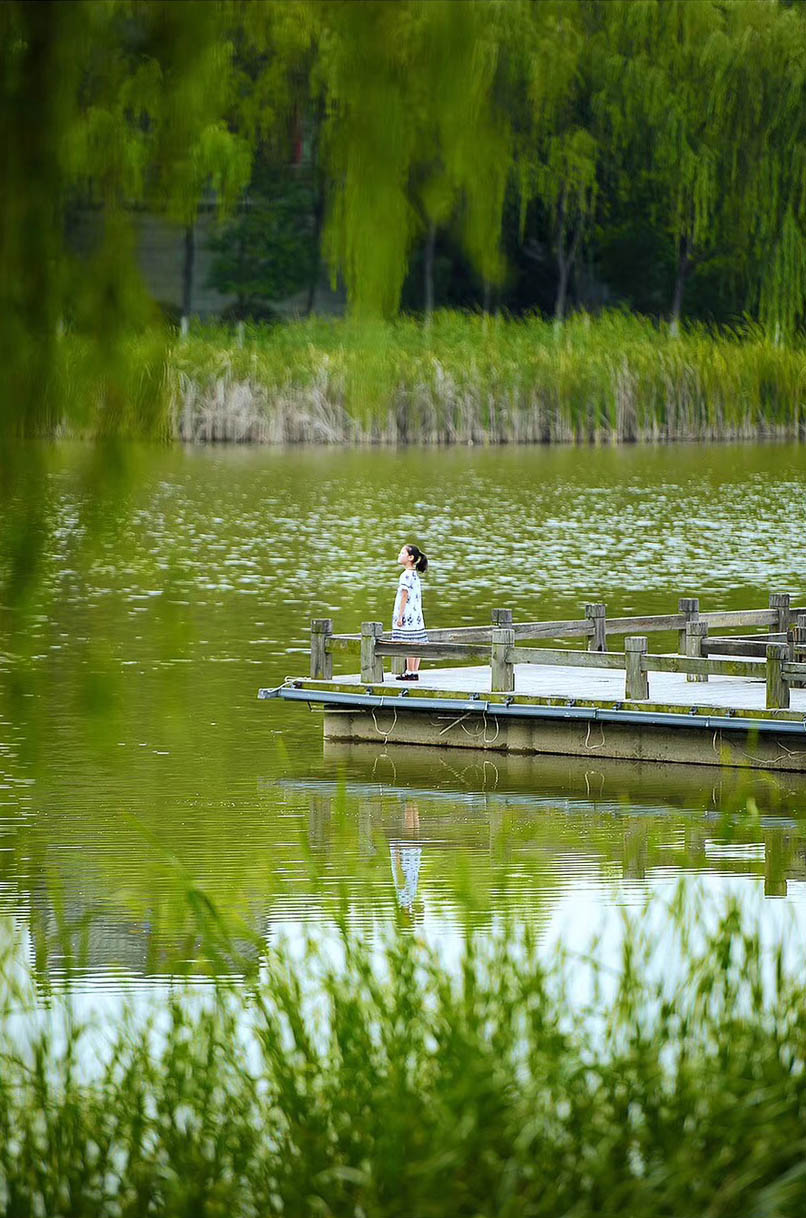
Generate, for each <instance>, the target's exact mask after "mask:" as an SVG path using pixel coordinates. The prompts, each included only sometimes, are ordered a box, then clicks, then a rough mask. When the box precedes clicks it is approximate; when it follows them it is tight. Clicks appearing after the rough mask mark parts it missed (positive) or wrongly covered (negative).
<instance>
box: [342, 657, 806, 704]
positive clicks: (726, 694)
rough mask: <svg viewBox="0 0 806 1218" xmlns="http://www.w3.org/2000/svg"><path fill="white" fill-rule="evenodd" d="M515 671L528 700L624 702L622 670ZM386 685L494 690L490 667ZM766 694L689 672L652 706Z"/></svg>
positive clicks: (664, 683)
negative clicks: (698, 677) (697, 679)
mask: <svg viewBox="0 0 806 1218" xmlns="http://www.w3.org/2000/svg"><path fill="white" fill-rule="evenodd" d="M748 658H750V657H748ZM514 670H515V671H514V686H513V690H512V692H513V693H515V694H519V695H521V696H524V697H528V698H535V699H537V698H558V699H568V698H573V699H575V700H577V701H590V700H594V701H597V700H598V701H605V702H613V703H615V702H618V701H623V700H624V673H623V672H614V671H612V670H601V669H598V670H597V669H591V668H576V667H573V666H572V665H552V666H551V667H546V668H543V667H540V666H538V665H534V664H515V665H514ZM334 684H336V682H334ZM337 684H338V685H340V686H355V687H356V688H360V689H364V688H365V682H363V681H362V680H361V675H360V673H350V674H347V675H345V676H342V677H339V678H338V682H337ZM383 686H384V687H388V688H389V691H390V693H391V694H399V693H400V691H401V687H402V688H403V689H408V691H409V696H410V697H417V695H418V694H424V693H426V692H428V691H443V692H455V693H457V694H474V693H478V694H484V695H486V694H487V693H489V691H490V665H489V664H488V665H479V666H476V667H467V668H434V669H421V670H420V680H419V681H418V682H416V683H414V682H412V683H411V684H409V683H408V682H407V683H406V684H403V683H402V682H400V681H398V680H397V679H396V677H395V675H394V674H393V673H385V674H384V679H383ZM375 688H377V686H376V687H375ZM766 693H767V687H766V681H765V679H764V677H756V678H741V677H710V678H709V680H708V683H707V684H703V683H698V682H690V681H687V680H686V676H685V674H684V673H671V672H668V673H667V672H659V673H657V674H656V675H655V677H654V679H653V681H652V702H653V703H659V704H662V705H664V706H680V707H684V708H686V709H687V708H689V707H692V706H697V707H707V708H712V709H713V710H733V711H735V712H736V713H737V714H738V713H739V712H741V711H743V710H754V711H760V710H765V709H766ZM789 709H790V711H795V712H800V715H801V716H806V688H804V689H793V690H792V691H791V693H790V704H789Z"/></svg>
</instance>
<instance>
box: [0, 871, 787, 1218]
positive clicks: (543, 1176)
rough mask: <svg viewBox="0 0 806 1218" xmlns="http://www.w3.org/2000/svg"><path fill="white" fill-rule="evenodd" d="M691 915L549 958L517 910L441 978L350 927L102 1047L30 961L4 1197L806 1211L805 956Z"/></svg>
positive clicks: (3, 1091) (546, 1210)
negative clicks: (35, 981) (38, 988)
mask: <svg viewBox="0 0 806 1218" xmlns="http://www.w3.org/2000/svg"><path fill="white" fill-rule="evenodd" d="M188 902H189V905H190V906H191V907H192V908H193V909H194V910H195V911H196V915H197V918H198V923H199V926H200V928H201V929H202V930H203V932H204V935H205V937H206V940H207V943H208V945H209V949H210V952H211V954H212V955H214V956H216V957H218V958H226V954H227V953H229V954H230V955H233V954H234V955H235V956H236V957H237V950H236V949H235V947H234V945H233V942H232V940H231V939H229V938H228V931H227V927H226V925H225V924H223V923H222V921H221V920H220V919H219V918H218V917H217V914H216V910H215V907H214V906H213V905H212V904H211V903H210V902H209V901H207V900H205V898H204V894H203V893H200V892H197V891H195V890H194V891H192V892H189V893H188ZM682 905H683V901H682V896H681V898H680V900H679V902H678V904H677V906H676V908H675V909H673V911H672V918H671V923H672V924H671V928H670V929H669V930H668V931H667V932H666V933H665V935H664V937H663V940H662V941H661V939H660V938H659V936H658V934H657V932H652V931H650V930H648V929H646V928H645V927H644V928H642V925H641V922H640V920H638V919H633V920H632V922H631V923H630V924H629V925H627V926H626V927H625V930H624V937H623V946H622V949H621V953H620V956H619V955H618V953H616V954H615V956H614V959H613V961H612V963H611V964H610V965H607V964H605V963H604V961H603V960H601V959H599V958H598V956H597V952H596V948H595V947H594V950H593V958H592V959H588V960H583V959H576V958H572V957H566V956H565V954H564V953H562V952H559V953H557V954H556V955H555V957H554V958H553V960H552V961H551V962H549V963H547V961H546V958H545V954H542V953H541V952H540V950H539V948H538V945H537V943H536V941H535V938H534V936H533V934H532V933H531V932H529V931H521V930H518V929H517V928H515V927H514V926H512V925H506V926H504V927H502V928H501V930H500V932H499V933H498V934H497V935H494V936H493V937H492V939H489V938H487V937H479V936H472V935H471V936H468V938H467V940H466V941H465V942H464V944H463V947H462V948H461V950H460V953H459V958H458V960H457V961H456V963H455V964H454V965H452V966H450V967H449V968H448V969H446V968H445V966H444V964H443V962H442V961H441V960H440V959H439V957H438V956H437V954H436V952H435V951H434V950H433V949H428V948H427V947H425V946H423V945H422V944H421V943H420V942H418V941H417V940H416V939H415V938H414V937H412V936H409V935H403V936H398V937H397V938H394V937H392V936H387V938H386V940H385V941H384V943H383V944H382V945H375V947H372V946H370V945H368V944H367V943H365V942H363V941H362V940H361V939H360V937H359V936H358V935H357V934H356V933H355V932H354V931H351V930H349V929H348V928H347V925H346V924H345V926H344V928H343V931H342V935H341V940H340V943H339V944H338V950H336V951H334V952H333V954H332V955H331V956H330V958H328V955H327V954H326V953H325V952H324V951H317V950H315V949H314V948H313V947H311V948H310V950H309V953H308V955H307V957H306V958H304V959H299V958H297V959H296V960H294V959H293V958H291V957H290V956H289V955H288V954H286V953H284V952H271V953H266V954H262V956H261V958H259V959H258V961H254V959H252V960H249V961H248V963H249V965H250V967H249V975H250V977H251V978H252V980H251V981H249V982H248V983H247V984H245V985H243V986H242V987H240V988H235V987H232V986H229V987H228V986H227V985H225V984H223V983H219V984H218V985H217V986H216V987H215V988H214V989H213V990H212V991H210V992H208V993H207V994H204V993H198V992H197V993H196V994H195V995H194V994H193V993H191V992H186V991H183V990H182V988H181V987H176V988H174V989H173V990H172V992H171V993H170V995H169V996H168V999H167V1001H166V1002H162V1003H160V1010H159V1013H158V1015H155V1016H154V1017H152V1018H151V1019H148V1018H147V1017H144V1016H142V1015H141V1016H140V1017H136V1016H134V1015H132V1017H131V1018H129V1019H128V1020H122V1021H121V1022H120V1024H119V1025H118V1027H117V1028H116V1030H115V1031H114V1032H110V1031H109V1030H108V1029H107V1030H106V1031H105V1032H104V1034H103V1036H100V1035H99V1029H98V1028H97V1027H96V1026H95V1025H94V1023H93V1022H92V1021H91V1020H90V1021H88V1020H82V1019H81V1018H80V1017H79V1015H78V1013H77V1006H76V1003H75V1001H74V999H73V998H72V996H71V993H70V990H69V988H68V990H67V993H66V994H65V995H63V996H60V995H58V994H55V995H53V996H52V998H51V1005H50V1009H44V1010H43V1009H42V1008H40V1009H39V1011H38V1012H37V1013H36V1017H35V1018H33V1016H34V1012H33V1009H32V1001H33V1000H34V997H35V995H34V991H33V990H32V988H31V978H30V976H29V974H28V972H27V970H25V969H24V968H20V967H19V966H18V965H17V966H15V965H14V964H13V960H12V959H8V960H7V961H6V962H5V967H4V969H3V979H4V980H3V986H2V989H0V993H2V1002H1V1003H0V1030H2V1037H0V1204H2V1205H3V1208H4V1210H5V1212H6V1213H9V1214H12V1213H15V1214H16V1213H20V1214H21V1213H35V1212H42V1213H47V1214H54V1215H55V1214H61V1213H67V1212H69V1213H70V1214H72V1215H75V1218H84V1216H85V1215H87V1216H89V1215H94V1216H97V1218H105V1216H106V1215H110V1216H111V1215H113V1214H120V1213H125V1214H127V1215H131V1216H132V1218H135V1216H136V1215H174V1214H178V1213H192V1214H200V1215H201V1214H208V1215H214V1214H227V1215H231V1216H232V1218H241V1216H242V1215H243V1216H246V1215H257V1214H263V1215H266V1214H281V1213H284V1214H288V1213H293V1214H296V1215H308V1214H309V1215H321V1214H334V1215H335V1214H345V1215H346V1214H356V1213H360V1214H364V1215H366V1216H367V1218H396V1216H398V1215H399V1216H400V1218H409V1216H410V1215H412V1214H417V1215H419V1216H421V1218H442V1216H444V1215H452V1216H454V1215H457V1216H462V1215H467V1216H468V1218H471V1216H475V1215H496V1216H497V1218H499V1216H503V1218H507V1216H509V1218H515V1216H517V1218H527V1216H529V1215H531V1216H535V1218H537V1216H540V1215H546V1216H547V1218H548V1216H551V1218H554V1216H555V1215H557V1214H570V1213H573V1214H575V1215H578V1216H579V1218H588V1216H589V1215H594V1214H595V1215H619V1216H620V1215H623V1214H625V1213H627V1214H630V1215H633V1216H635V1218H641V1216H643V1215H646V1216H647V1218H649V1216H650V1215H651V1216H652V1218H654V1216H655V1215H657V1214H683V1213H698V1214H700V1213H702V1214H704V1213H708V1214H711V1215H714V1218H721V1216H724V1218H728V1216H732V1215H735V1214H737V1213H756V1214H771V1215H778V1216H780V1218H788V1216H789V1215H792V1216H793V1218H794V1216H795V1215H799V1214H801V1213H802V1212H803V1206H804V1203H805V1202H806V1182H805V1181H804V1173H803V1120H804V1106H805V1105H806V1073H804V1061H805V1060H806V1042H805V1041H804V1024H803V1009H804V1002H806V991H804V985H803V981H802V964H803V962H802V959H801V958H798V959H796V960H793V959H791V958H790V959H786V957H785V954H784V952H783V950H782V949H780V948H779V949H778V950H777V951H776V950H775V949H773V950H769V949H765V948H764V946H763V944H762V941H761V939H760V937H759V935H758V933H757V932H755V931H754V930H753V929H752V927H750V926H748V925H747V924H746V921H745V920H744V919H742V917H741V916H740V915H739V912H738V910H737V909H736V908H735V907H732V906H730V905H728V906H726V907H725V908H724V909H722V910H721V911H711V914H712V915H713V914H716V916H712V917H711V918H710V925H711V927H712V929H711V930H710V932H709V931H707V930H705V929H704V928H703V925H702V923H700V924H699V925H698V923H697V921H696V920H695V919H694V918H692V917H691V916H687V915H684V913H683V912H682ZM706 912H707V911H706ZM700 913H702V911H700ZM662 959H665V960H667V961H668V960H669V959H673V960H674V961H675V965H674V967H673V968H669V967H668V964H667V966H666V967H663V966H660V965H659V961H660V960H662ZM256 965H257V967H255V966H256ZM23 1012H25V1013H26V1014H27V1015H28V1017H29V1020H30V1023H29V1026H28V1031H27V1032H26V1033H25V1034H24V1035H23V1034H22V1033H21V1032H20V1026H21V1025H20V1019H19V1017H20V1015H21V1014H22V1013H23Z"/></svg>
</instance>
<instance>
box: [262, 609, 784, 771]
mask: <svg viewBox="0 0 806 1218" xmlns="http://www.w3.org/2000/svg"><path fill="white" fill-rule="evenodd" d="M737 629H738V630H740V631H741V632H742V633H740V634H735V633H734V634H726V633H725V631H731V630H732V631H735V630H737ZM638 631H640V632H641V633H637V632H638ZM720 632H721V633H720ZM651 634H655V635H658V636H660V641H661V642H665V643H666V644H667V646H668V638H669V636H670V635H672V634H676V635H677V641H678V650H677V651H675V652H670V651H668V650H666V651H660V652H651V651H650V649H649V640H648V636H649V635H651ZM574 638H578V639H582V640H583V641H584V643H586V644H587V649H586V650H574V648H573V647H569V646H568V645H567V640H569V639H574ZM619 640H623V641H622V645H621V648H619V649H615V648H614V649H611V647H612V644H613V643H614V641H619ZM558 642H561V643H562V644H563V645H562V646H560V647H558V646H557V643H558ZM524 644H531V645H528V646H524ZM535 644H536V645H535ZM343 655H346V657H347V660H348V663H349V660H350V659H351V658H352V657H355V656H356V655H357V656H358V658H359V661H360V666H359V671H358V672H357V673H356V672H355V671H353V672H351V673H346V674H344V675H337V676H334V672H333V662H334V657H341V656H343ZM407 656H409V657H412V656H419V657H420V658H421V659H422V660H424V661H425V662H426V665H427V666H426V667H425V668H423V669H421V671H420V679H419V680H418V681H416V682H414V681H407V682H402V681H398V680H397V679H396V677H397V675H398V674H399V673H400V672H402V670H403V666H404V664H405V660H406V657H407ZM388 660H391V661H392V671H391V672H389V671H387V670H386V668H385V661H388ZM446 661H447V664H448V665H451V662H453V663H452V666H447V665H446ZM479 661H481V663H479ZM352 667H353V669H354V668H355V664H354V662H353V664H352ZM386 667H387V668H388V665H387V666H386ZM258 696H259V697H260V698H281V699H283V700H285V701H290V702H293V701H296V702H305V703H307V704H308V705H309V706H311V707H314V706H319V707H321V708H322V710H323V711H324V733H325V737H326V738H327V739H331V740H351V741H372V742H374V743H377V742H378V740H379V739H380V740H382V741H383V742H386V741H389V740H392V739H393V740H394V741H395V742H396V743H401V744H416V745H429V746H435V747H439V748H478V747H482V748H485V749H495V750H500V751H505V752H520V753H534V754H539V753H552V754H559V755H564V756H568V757H585V758H589V757H591V756H598V757H612V758H620V759H629V760H642V761H659V762H685V763H689V764H698V765H730V766H741V767H753V768H761V769H772V770H785V771H798V772H806V609H796V608H793V607H792V604H791V597H790V595H789V594H788V593H772V594H771V595H770V603H769V608H767V609H749V610H727V611H711V612H707V613H702V614H701V613H700V608H699V599H698V598H696V597H687V598H681V600H680V601H679V604H678V612H677V613H670V614H659V615H654V616H646V617H629V618H624V617H623V618H608V617H607V611H606V607H605V605H604V604H600V603H593V602H590V603H588V604H586V605H585V616H584V618H581V619H578V620H573V621H549V622H520V623H516V622H513V620H512V614H511V612H510V611H509V610H507V609H496V610H493V621H492V623H491V625H489V626H470V627H456V628H446V629H440V630H429V639H428V642H427V643H417V644H414V643H396V642H394V641H393V640H392V638H391V635H390V634H389V633H385V632H384V630H383V626H382V624H381V623H380V622H363V623H362V626H361V633H360V634H351V635H337V634H334V632H333V623H332V621H331V620H329V619H315V620H314V621H313V622H312V624H311V668H310V676H306V677H303V676H300V677H296V678H289V679H287V680H286V681H285V682H284V683H283V685H282V686H281V687H279V688H277V689H271V690H269V689H262V690H260V691H259V693H258Z"/></svg>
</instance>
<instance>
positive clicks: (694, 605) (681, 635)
mask: <svg viewBox="0 0 806 1218" xmlns="http://www.w3.org/2000/svg"><path fill="white" fill-rule="evenodd" d="M677 608H678V609H679V611H680V612H681V613H682V614H683V617H684V618H685V619H686V624H685V626H684V627H683V629H682V630H680V631H678V634H677V650H678V652H679V654H680V655H681V656H684V655H685V654H686V630H687V629H688V626H689V623H690V622H696V621H698V620H699V616H700V598H699V597H698V596H681V597H680V599H679V600H678V602H677Z"/></svg>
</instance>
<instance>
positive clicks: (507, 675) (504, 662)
mask: <svg viewBox="0 0 806 1218" xmlns="http://www.w3.org/2000/svg"><path fill="white" fill-rule="evenodd" d="M514 646H515V631H514V630H513V629H512V627H511V626H494V627H493V630H492V645H491V647H490V691H491V692H492V691H493V690H495V692H496V693H504V694H510V693H512V692H513V690H514V689H515V666H514V665H513V664H512V663H511V662H510V660H509V657H508V655H507V652H508V651H509V648H510V647H514Z"/></svg>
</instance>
